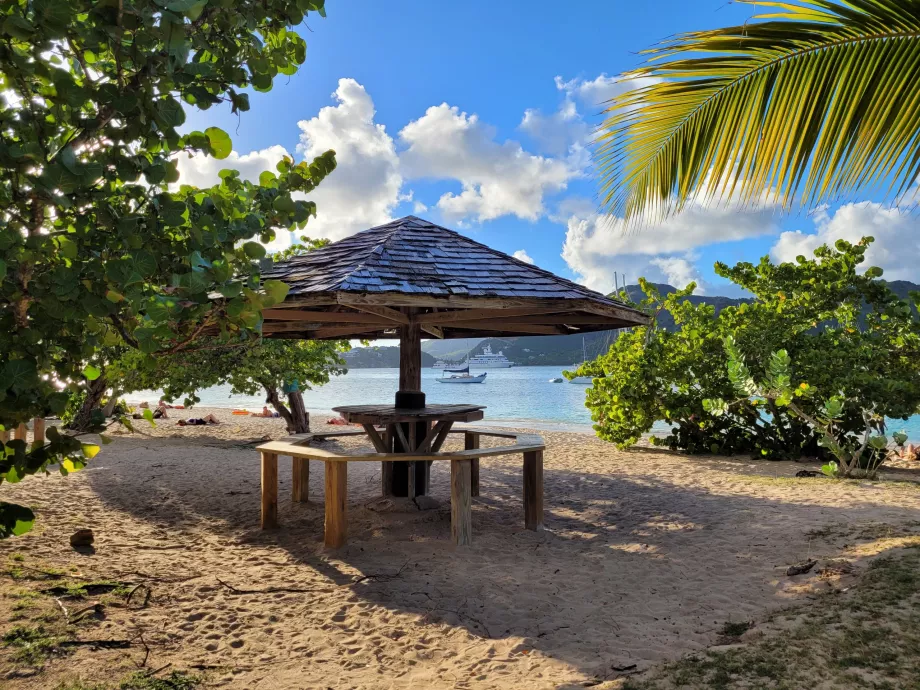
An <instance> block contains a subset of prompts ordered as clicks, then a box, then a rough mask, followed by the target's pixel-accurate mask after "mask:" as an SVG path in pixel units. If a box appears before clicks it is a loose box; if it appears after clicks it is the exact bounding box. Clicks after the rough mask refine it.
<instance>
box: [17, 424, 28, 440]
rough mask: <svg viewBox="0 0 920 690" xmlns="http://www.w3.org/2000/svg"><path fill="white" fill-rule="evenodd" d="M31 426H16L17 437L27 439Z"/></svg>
mask: <svg viewBox="0 0 920 690" xmlns="http://www.w3.org/2000/svg"><path fill="white" fill-rule="evenodd" d="M28 433H29V428H28V427H27V426H26V425H25V424H20V425H19V426H17V427H16V435H15V438H16V439H17V440H19V441H25V440H26V436H28Z"/></svg>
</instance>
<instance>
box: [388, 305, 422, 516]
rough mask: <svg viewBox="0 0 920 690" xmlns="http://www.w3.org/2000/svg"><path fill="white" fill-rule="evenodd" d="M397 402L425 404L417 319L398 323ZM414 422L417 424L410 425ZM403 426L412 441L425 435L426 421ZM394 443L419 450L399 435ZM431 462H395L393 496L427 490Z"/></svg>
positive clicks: (398, 447)
mask: <svg viewBox="0 0 920 690" xmlns="http://www.w3.org/2000/svg"><path fill="white" fill-rule="evenodd" d="M401 311H402V312H403V313H404V314H405V315H406V316H408V317H409V318H412V316H414V315H415V314H416V312H417V311H418V310H417V309H415V308H413V307H403V309H402V310H401ZM396 406H397V407H408V408H415V409H420V408H422V407H425V394H424V393H423V392H422V328H421V326H419V325H418V324H416V323H409V324H405V325H402V326H400V327H399V391H398V392H397V393H396ZM413 426H414V427H415V428H411V427H413ZM402 427H403V433H404V434H405V436H406V438H407V439H408V440H409V442H410V445H413V441H414V440H421V439H423V438H425V435H426V431H427V429H426V427H425V423H424V422H420V423H417V424H414V425H413V424H411V423H405V424H403V425H402ZM394 446H395V447H394V450H395V451H396V452H403V453H408V452H410V451H414V450H416V449H415V448H414V447H411V448H403V445H402V443H401V442H400V441H399V439H398V438H396V439H394ZM428 466H429V463H427V462H410V463H405V462H394V463H393V465H392V480H391V482H392V483H391V485H390V486H391V489H390V493H391V494H392V495H393V496H408V497H409V498H414V497H415V496H422V495H424V494H427V493H428ZM383 471H384V476H386V474H387V473H389V472H390V469H389V468H384V470H383ZM410 472H411V473H412V477H411V478H410V476H409V474H410Z"/></svg>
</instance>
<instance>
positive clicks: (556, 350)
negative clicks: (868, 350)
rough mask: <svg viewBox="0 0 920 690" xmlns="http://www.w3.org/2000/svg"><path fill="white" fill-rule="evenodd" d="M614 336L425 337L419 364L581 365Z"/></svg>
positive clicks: (633, 290)
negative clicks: (494, 357) (497, 360)
mask: <svg viewBox="0 0 920 690" xmlns="http://www.w3.org/2000/svg"><path fill="white" fill-rule="evenodd" d="M654 285H655V287H656V288H658V290H659V292H661V294H663V295H666V294H670V293H672V292H675V291H676V288H674V287H672V286H671V285H667V284H664V283H654ZM888 287H890V288H891V290H892V291H893V292H894V293H895V294H896V295H898V297H900V298H901V299H908V297H909V293H910V292H911V291H913V290H920V285H918V284H917V283H912V282H910V281H907V280H893V281H891V282H889V283H888ZM625 289H626V291H627V294H628V295H629V297H630V299H632V300H633V301H636V302H638V301H640V300H641V299H642V291H641V289H640V288H639V286H638V285H629V286H627V287H626V288H625ZM687 299H688V300H690V301H691V302H693V303H694V304H701V303H703V304H712V305H714V306H715V308H716V313H718V312H720V311H722V310H723V309H724V308H725V307H731V306H738V305H739V304H743V303H745V302H750V301H752V300H751V298H733V297H722V296H720V295H691V296H690V297H688V298H687ZM658 323H659V325H660V326H661V327H662V328H665V329H667V330H672V329H673V328H674V327H675V324H674V319H673V318H672V317H671V315H670V314H668V313H667V312H665V313H663V314H660V315H659V316H658ZM617 335H618V331H599V332H597V333H585V334H584V335H581V334H578V335H548V336H521V337H519V338H465V339H460V340H427V341H425V342H423V343H422V366H423V367H431V366H432V365H433V364H434V363H435V361H436V360H438V359H444V360H447V361H455V362H459V361H462V360H463V359H465V358H466V356H467V354H470V355H476V354H479V353H481V352H482V350H483V348H484V347H485V346H486V345H489V346H491V347H492V352H498V351H499V350H501V351H502V352H503V353H504V355H505V356H506V357H507V358H508V359H510V360H511V361H512V362H514V363H515V364H516V365H518V366H540V365H547V366H564V367H571V366H573V365H577V364H580V363H581V362H582V361H583V359H584V356H583V355H582V352H583V349H582V343H584V352H586V353H587V358H588V359H589V360H590V359H594V358H595V357H597V356H598V355H601V354H603V353H605V352H606V351H607V350H608V349H610V344H611V343H612V342H613V341H614V340H615V339H616V338H617ZM361 351H368V352H366V353H365V352H361ZM384 351H385V352H384ZM354 353H360V354H354ZM348 355H349V357H348V359H349V366H351V367H354V368H362V367H398V366H399V348H398V347H373V348H355V349H354V350H352V351H351V352H350V353H348ZM383 362H386V363H383Z"/></svg>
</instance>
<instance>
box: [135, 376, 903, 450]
mask: <svg viewBox="0 0 920 690" xmlns="http://www.w3.org/2000/svg"><path fill="white" fill-rule="evenodd" d="M564 368H565V367H512V368H511V369H490V370H488V373H489V375H488V376H487V377H486V380H485V382H483V383H481V384H479V383H474V384H448V383H438V382H437V381H436V380H435V379H436V378H437V377H439V376H441V371H440V370H437V369H423V370H422V390H424V391H425V393H426V394H427V400H428V402H429V403H470V404H474V405H485V406H486V408H487V409H486V411H485V415H486V416H485V420H484V422H481V423H488V422H492V423H495V424H503V425H517V424H519V425H521V426H528V427H530V428H537V429H545V430H547V431H553V430H559V431H582V432H586V433H593V431H592V429H591V414H590V412H589V411H588V409H587V408H586V407H585V389H586V388H587V386H585V385H579V384H573V383H569V382H568V381H565V382H563V383H549V379H551V378H556V377H561V376H562V370H563V369H564ZM473 373H476V374H478V373H481V372H479V371H474V372H473ZM398 381H399V370H398V369H352V370H351V371H349V372H348V373H347V374H345V375H344V376H336V377H334V378H333V379H332V380H331V381H330V382H329V383H328V384H326V385H325V386H321V387H319V388H315V389H313V390H308V391H304V403H305V404H306V407H307V410H309V411H310V412H311V413H313V414H316V415H322V414H327V413H328V412H329V411H330V410H331V409H332V408H333V407H336V406H338V405H368V404H374V403H390V402H392V401H393V396H394V394H395V393H396V389H397V388H398V385H397V383H398ZM199 396H200V397H201V402H200V403H199V405H200V406H202V407H234V408H247V409H250V410H259V409H261V408H262V405H263V404H264V403H265V398H264V396H260V395H256V396H249V395H231V393H230V387H229V386H215V387H214V388H209V389H207V390H204V391H201V392H200V393H199ZM158 397H159V392H157V391H148V392H145V393H142V392H139V393H133V394H131V395H129V396H128V399H129V400H130V401H139V400H145V399H146V400H150V401H151V402H154V401H155V400H156V399H157V398H158ZM481 423H480V424H481ZM889 428H890V430H891V431H899V430H904V431H905V432H907V434H908V435H909V436H910V438H911V440H912V441H915V442H917V441H920V417H913V418H911V419H910V420H908V421H906V422H903V421H894V422H892V423H891V426H890V427H889ZM653 431H655V432H666V431H667V426H666V425H662V426H661V428H658V426H657V425H656V428H655V429H654V430H653Z"/></svg>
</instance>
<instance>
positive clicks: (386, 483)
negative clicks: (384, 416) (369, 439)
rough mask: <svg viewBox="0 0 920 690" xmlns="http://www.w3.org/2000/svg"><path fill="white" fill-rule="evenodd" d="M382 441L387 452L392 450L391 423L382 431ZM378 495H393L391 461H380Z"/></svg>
mask: <svg viewBox="0 0 920 690" xmlns="http://www.w3.org/2000/svg"><path fill="white" fill-rule="evenodd" d="M383 443H384V445H385V446H386V448H387V452H388V453H390V452H392V451H393V425H392V424H388V425H387V428H386V431H385V432H383ZM380 495H381V496H392V495H393V463H392V462H387V461H383V462H381V463H380Z"/></svg>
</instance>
